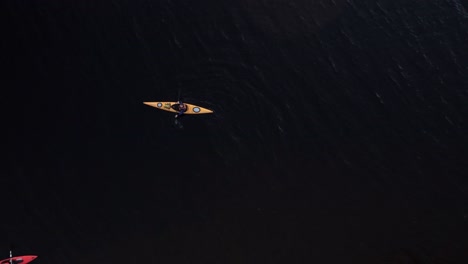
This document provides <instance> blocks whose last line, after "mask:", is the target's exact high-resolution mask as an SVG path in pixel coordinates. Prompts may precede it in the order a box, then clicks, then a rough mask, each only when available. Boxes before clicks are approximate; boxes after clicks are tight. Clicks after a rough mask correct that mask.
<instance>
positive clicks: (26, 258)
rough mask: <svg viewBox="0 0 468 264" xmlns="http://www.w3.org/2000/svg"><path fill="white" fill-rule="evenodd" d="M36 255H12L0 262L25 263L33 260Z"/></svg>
mask: <svg viewBox="0 0 468 264" xmlns="http://www.w3.org/2000/svg"><path fill="white" fill-rule="evenodd" d="M36 258H37V256H19V257H12V258H7V259H4V260H2V261H0V264H10V263H11V264H27V263H29V262H31V261H33V260H35V259H36Z"/></svg>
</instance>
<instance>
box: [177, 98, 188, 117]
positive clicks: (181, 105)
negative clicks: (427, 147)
mask: <svg viewBox="0 0 468 264" xmlns="http://www.w3.org/2000/svg"><path fill="white" fill-rule="evenodd" d="M177 104H178V105H179V113H178V114H176V115H175V118H178V117H181V116H182V115H183V114H184V113H185V111H187V106H186V105H185V104H184V103H182V101H180V100H179V101H177Z"/></svg>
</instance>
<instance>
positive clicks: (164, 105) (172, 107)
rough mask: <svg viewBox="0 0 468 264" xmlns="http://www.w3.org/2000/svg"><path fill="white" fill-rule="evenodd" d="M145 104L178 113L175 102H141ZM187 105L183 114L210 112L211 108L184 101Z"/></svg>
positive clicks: (177, 104)
mask: <svg viewBox="0 0 468 264" xmlns="http://www.w3.org/2000/svg"><path fill="white" fill-rule="evenodd" d="M143 103H144V104H145V105H149V106H152V107H155V108H158V109H161V110H164V111H168V112H173V113H179V103H177V102H143ZM184 104H185V105H186V106H187V110H186V111H185V112H184V114H185V115H199V114H211V113H213V111H212V110H210V109H207V108H204V107H201V106H198V105H193V104H187V103H184Z"/></svg>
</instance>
